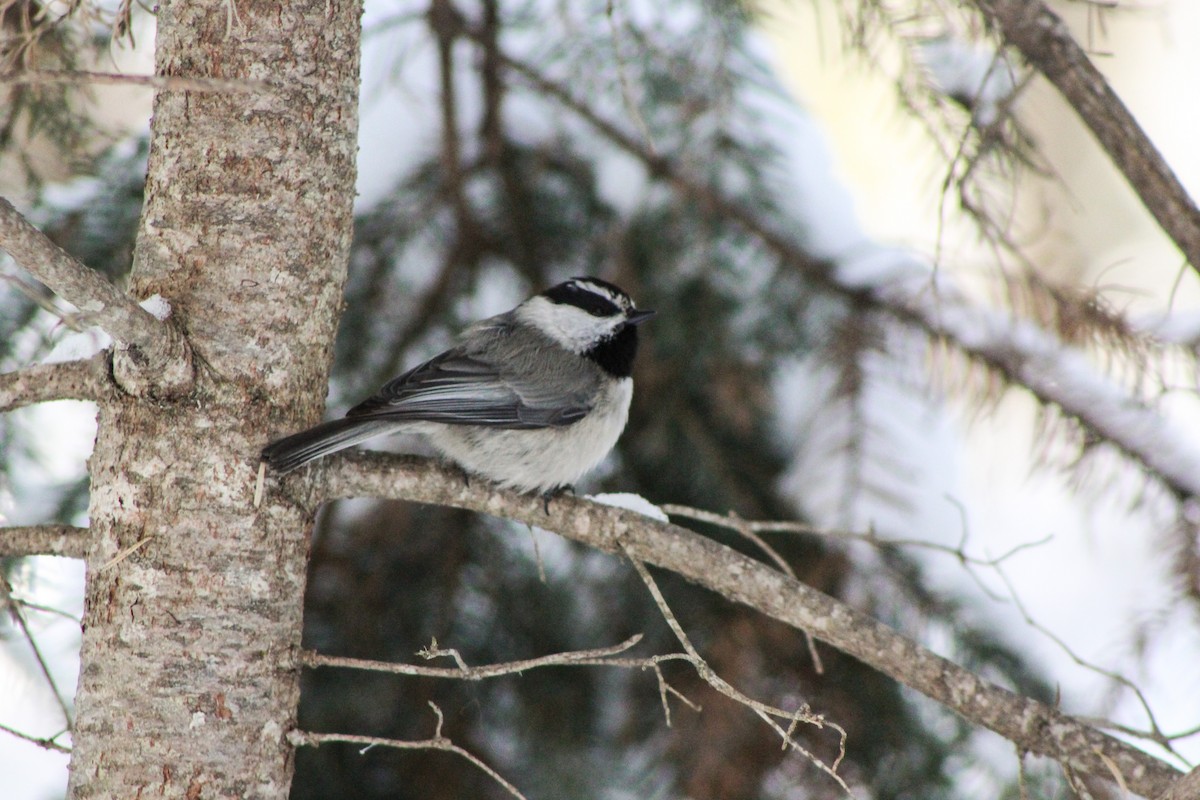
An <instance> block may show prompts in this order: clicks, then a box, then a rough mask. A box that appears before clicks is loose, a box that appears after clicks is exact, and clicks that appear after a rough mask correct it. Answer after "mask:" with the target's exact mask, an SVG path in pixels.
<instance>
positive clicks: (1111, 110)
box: [971, 0, 1200, 272]
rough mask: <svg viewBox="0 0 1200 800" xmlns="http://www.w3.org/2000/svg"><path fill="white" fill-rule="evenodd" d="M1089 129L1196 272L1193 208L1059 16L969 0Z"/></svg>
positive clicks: (1199, 264) (1038, 5)
mask: <svg viewBox="0 0 1200 800" xmlns="http://www.w3.org/2000/svg"><path fill="white" fill-rule="evenodd" d="M971 3H972V4H973V5H974V6H975V7H976V8H978V9H979V11H980V13H982V14H983V15H984V17H985V18H986V19H987V20H988V21H989V22H990V23H991V24H992V25H994V26H995V27H996V28H998V29H999V30H1000V33H1001V34H1002V36H1003V37H1004V41H1005V42H1007V43H1008V44H1009V45H1011V46H1012V47H1015V48H1016V49H1017V50H1019V51H1020V52H1021V55H1022V56H1024V57H1025V60H1026V61H1028V62H1029V63H1030V64H1031V65H1033V67H1034V68H1036V69H1037V70H1038V71H1039V72H1041V73H1042V74H1043V75H1045V76H1046V78H1047V80H1049V81H1050V82H1051V83H1052V84H1054V86H1055V87H1056V88H1057V89H1058V91H1059V92H1060V93H1061V94H1062V96H1063V98H1064V99H1066V101H1067V102H1068V103H1069V104H1070V105H1071V107H1072V108H1074V109H1075V112H1076V113H1077V114H1078V115H1079V118H1080V119H1081V120H1083V122H1084V124H1085V125H1087V126H1088V128H1090V129H1091V131H1092V133H1093V135H1095V137H1096V139H1097V141H1099V142H1100V146H1101V147H1102V148H1103V149H1104V151H1105V152H1106V153H1108V156H1109V158H1111V159H1112V162H1113V164H1115V165H1116V167H1117V169H1119V170H1121V172H1122V174H1124V175H1125V179H1126V180H1128V181H1129V184H1130V185H1131V186H1132V187H1133V189H1134V191H1136V192H1137V194H1138V197H1139V198H1140V199H1141V201H1142V204H1143V205H1145V206H1146V208H1147V209H1148V210H1149V211H1150V213H1151V214H1153V215H1154V218H1155V219H1156V220H1158V224H1159V225H1161V226H1162V229H1163V230H1164V231H1165V232H1166V233H1167V235H1168V236H1170V237H1171V239H1172V240H1174V242H1175V244H1176V246H1177V247H1178V248H1179V249H1180V250H1181V251H1182V252H1183V254H1184V256H1185V257H1186V258H1187V260H1188V262H1189V263H1190V264H1191V265H1192V269H1194V270H1197V271H1198V272H1200V209H1197V208H1196V204H1195V203H1194V202H1192V199H1191V197H1189V196H1188V193H1187V190H1186V189H1184V188H1183V184H1181V183H1180V182H1179V179H1178V178H1177V177H1175V173H1174V172H1173V171H1172V170H1171V167H1170V166H1169V165H1168V164H1167V162H1166V161H1165V160H1164V159H1163V157H1162V155H1160V154H1159V152H1158V150H1157V149H1156V148H1155V147H1154V144H1153V143H1152V142H1151V141H1150V138H1149V137H1148V136H1147V135H1146V132H1145V131H1144V130H1142V127H1141V126H1140V125H1139V124H1138V122H1137V120H1136V119H1135V118H1134V116H1133V114H1131V113H1129V109H1128V108H1126V107H1125V104H1124V103H1123V102H1121V98H1120V97H1118V96H1117V93H1116V92H1114V91H1113V89H1112V87H1111V86H1110V85H1109V84H1108V81H1106V80H1105V79H1104V76H1103V75H1102V74H1100V71H1099V70H1098V69H1096V67H1095V66H1094V65H1093V64H1092V62H1091V60H1090V59H1089V58H1088V57H1087V53H1085V52H1084V50H1083V48H1082V47H1080V46H1079V44H1078V43H1077V42H1076V41H1075V39H1074V37H1072V36H1071V32H1070V31H1069V30H1068V29H1067V26H1066V24H1065V23H1064V22H1063V21H1062V19H1061V18H1060V17H1059V16H1058V15H1057V14H1055V13H1054V12H1053V11H1051V10H1050V9H1049V8H1047V7H1046V5H1045V4H1044V3H1042V2H1041V0H971Z"/></svg>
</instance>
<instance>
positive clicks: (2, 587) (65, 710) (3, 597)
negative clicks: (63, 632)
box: [0, 574, 75, 729]
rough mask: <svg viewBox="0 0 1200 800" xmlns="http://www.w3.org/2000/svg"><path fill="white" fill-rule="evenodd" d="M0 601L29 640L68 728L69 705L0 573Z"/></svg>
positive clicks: (10, 588) (9, 587) (70, 725)
mask: <svg viewBox="0 0 1200 800" xmlns="http://www.w3.org/2000/svg"><path fill="white" fill-rule="evenodd" d="M0 601H3V603H4V605H5V606H7V607H8V613H9V616H10V617H12V619H13V621H15V622H16V623H17V627H18V628H20V629H21V635H22V636H24V637H25V641H27V642H29V649H30V650H32V651H33V657H34V659H35V660H36V661H37V664H38V669H39V670H41V673H42V677H43V678H45V679H46V684H47V685H48V686H49V687H50V691H51V692H52V693H53V694H54V699H55V700H56V701H58V707H59V709H61V710H62V715H63V722H65V723H66V725H67V728H68V729H70V728H71V727H72V726H73V725H74V724H75V723H74V721H73V720H72V719H71V707H70V706H69V705H68V704H67V701H66V698H65V697H63V693H62V692H60V691H59V689H58V682H57V681H55V680H54V675H53V674H51V672H50V667H49V665H48V664H47V663H46V659H45V658H43V657H42V650H41V648H40V647H38V645H37V640H36V639H35V638H34V636H33V632H32V631H31V630H29V622H28V621H27V620H26V619H25V611H24V609H22V608H21V604H20V603H19V602H17V601H16V600H14V599H13V596H12V586H11V585H10V584H9V582H8V578H7V577H5V576H4V575H2V574H0Z"/></svg>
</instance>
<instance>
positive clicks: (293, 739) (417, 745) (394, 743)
mask: <svg viewBox="0 0 1200 800" xmlns="http://www.w3.org/2000/svg"><path fill="white" fill-rule="evenodd" d="M429 705H430V707H431V708H433V711H434V713H435V714H437V730H435V731H434V734H433V736H432V737H431V738H429V739H417V740H403V739H384V738H381V737H379V736H359V735H356V734H351V733H314V732H312V731H301V730H293V731H291V732H290V733H288V736H287V739H288V742H290V743H291V745H292V746H293V747H305V746H308V747H317V746H319V745H322V744H327V743H330V742H344V743H346V744H361V745H363V749H362V750H360V751H359V752H360V753H365V752H366V751H367V750H370V749H371V748H372V747H390V748H393V749H396V750H444V751H446V752H447V753H454V754H455V755H459V756H462V757H463V758H465V759H466V760H467V761H470V762H471V763H472V764H474V765H475V766H476V767H477V768H478V769H480V770H481V771H483V772H484V773H486V774H487V776H488V777H489V778H491V779H492V780H494V781H495V782H496V783H498V784H500V785H501V786H503V787H504V790H505V791H507V792H508V793H509V794H511V795H512V796H513V797H516V798H519V799H520V800H526V799H525V795H523V794H521V792H520V790H518V789H517V787H515V786H513V785H512V784H511V783H509V782H508V781H507V780H505V779H504V777H503V776H501V775H500V773H498V772H496V770H494V769H492V768H491V767H489V766H488V765H487V764H485V763H483V761H482V760H481V759H480V758H479V757H478V756H476V755H475V754H474V753H471V752H470V751H468V750H464V749H463V748H461V747H459V746H458V745H456V744H455V743H454V742H452V741H450V740H449V739H447V738H446V737H445V736H443V735H442V722H443V717H442V710H441V709H440V708H438V707H437V706H436V705H435V704H434V703H433V702H432V701H430V703H429Z"/></svg>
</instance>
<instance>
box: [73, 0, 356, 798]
mask: <svg viewBox="0 0 1200 800" xmlns="http://www.w3.org/2000/svg"><path fill="white" fill-rule="evenodd" d="M359 17H360V5H359V3H357V2H353V1H352V0H300V1H299V2H290V3H277V2H266V1H265V0H224V2H220V1H219V0H187V2H184V1H183V0H172V1H171V2H164V3H162V4H161V6H160V10H159V13H158V34H157V35H158V39H157V56H156V62H157V71H158V72H159V73H160V74H163V75H179V76H187V77H212V78H222V79H226V80H228V79H245V80H249V81H265V82H267V83H268V84H269V88H265V89H264V88H262V87H261V86H260V87H259V88H258V89H257V90H255V91H247V92H231V91H213V92H196V91H177V90H170V89H168V90H164V91H162V92H160V93H159V95H158V96H157V98H156V101H155V106H154V120H153V125H152V139H151V150H150V166H149V175H148V178H147V185H146V202H145V208H144V210H143V216H142V224H141V228H140V231H139V234H138V241H137V247H136V255H135V264H134V271H133V276H132V285H131V291H132V292H134V294H135V296H137V297H139V298H142V297H146V296H149V295H151V294H153V293H156V292H157V293H158V294H161V295H162V296H163V297H164V298H166V299H167V300H168V301H169V302H170V303H171V306H172V309H173V317H174V319H175V321H176V322H177V323H178V324H179V325H180V327H181V328H182V330H183V331H184V332H185V333H186V335H187V336H188V338H189V340H190V342H191V345H192V347H193V349H194V354H195V362H196V369H197V381H196V389H195V390H194V392H193V393H192V394H191V395H190V396H187V397H184V398H180V399H176V400H169V401H153V400H146V399H135V398H133V397H126V398H124V399H122V400H119V401H116V402H111V403H107V404H105V405H103V406H102V408H101V413H100V427H99V432H98V434H97V440H96V448H95V453H94V455H93V457H92V461H91V480H92V491H91V508H90V514H91V529H92V531H93V537H94V538H93V544H92V546H91V548H90V551H89V553H88V558H87V566H88V572H87V574H88V578H87V590H86V610H85V614H84V635H83V652H82V663H83V664H84V665H85V666H84V669H83V671H82V673H81V675H80V679H79V689H78V695H77V701H76V702H77V705H76V708H77V720H76V725H75V730H74V750H73V754H72V762H71V779H70V795H71V797H74V798H83V797H118V798H134V797H151V796H153V797H187V798H198V797H206V798H207V797H237V798H242V797H255V798H259V797H261V798H282V797H286V796H287V794H288V791H289V788H290V783H291V774H292V753H291V747H290V746H289V745H288V743H287V741H286V740H285V734H286V733H287V731H288V730H289V729H290V728H291V727H293V725H294V723H295V714H296V707H297V700H298V694H299V681H298V670H297V665H296V662H295V659H294V654H295V651H296V648H297V647H298V646H299V642H300V632H301V600H302V594H303V590H304V580H305V564H306V558H307V532H308V530H309V527H310V523H311V520H310V519H309V518H308V517H307V516H306V515H305V513H304V512H303V511H302V510H301V509H300V508H298V507H297V506H295V505H294V504H290V503H288V502H287V501H286V499H283V498H277V497H272V496H268V497H267V498H266V499H265V501H264V502H263V504H262V506H261V507H259V508H256V507H255V506H254V503H253V495H254V488H255V478H256V473H257V468H258V452H259V450H260V449H261V447H262V445H263V444H264V443H265V441H266V440H267V439H268V438H269V437H270V436H271V435H272V434H278V433H284V432H287V431H290V430H292V429H294V428H296V427H299V426H300V425H301V424H305V423H311V422H313V421H315V420H316V419H317V417H318V416H319V414H320V408H321V403H322V400H323V397H324V391H325V385H326V373H327V370H328V366H329V361H330V353H331V344H332V339H333V332H334V328H335V325H336V318H337V311H338V306H339V303H340V300H341V294H342V284H343V280H344V277H345V267H346V260H347V254H348V252H349V245H350V239H351V228H352V200H353V197H354V176H355V154H356V132H357V131H356V129H357V90H358V63H359ZM118 375H119V373H118ZM122 555H123V556H124V558H120V560H117V561H115V563H110V562H114V560H115V559H118V558H119V557H120V556H122Z"/></svg>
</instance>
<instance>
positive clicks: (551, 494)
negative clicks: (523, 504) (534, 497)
mask: <svg viewBox="0 0 1200 800" xmlns="http://www.w3.org/2000/svg"><path fill="white" fill-rule="evenodd" d="M567 492H570V493H571V494H575V487H574V486H572V485H571V484H569V483H564V484H563V485H562V486H555V487H554V488H553V489H547V490H546V491H544V492H542V510H543V511H545V512H546V516H547V517H548V516H550V501H551V500H553V499H554V498H556V497H562V496H563V495H564V494H566V493H567Z"/></svg>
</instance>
